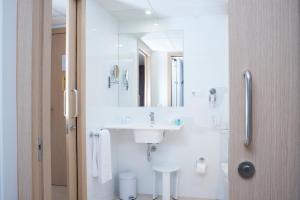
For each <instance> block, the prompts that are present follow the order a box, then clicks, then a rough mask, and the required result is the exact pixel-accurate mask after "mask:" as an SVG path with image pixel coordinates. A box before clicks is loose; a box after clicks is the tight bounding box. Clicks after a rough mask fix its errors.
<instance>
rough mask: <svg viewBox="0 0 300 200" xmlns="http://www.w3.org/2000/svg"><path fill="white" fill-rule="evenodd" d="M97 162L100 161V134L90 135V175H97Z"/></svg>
mask: <svg viewBox="0 0 300 200" xmlns="http://www.w3.org/2000/svg"><path fill="white" fill-rule="evenodd" d="M99 163H100V136H99V135H95V134H93V135H92V176H93V178H98V177H99V168H100V166H99Z"/></svg>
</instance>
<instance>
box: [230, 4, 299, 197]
mask: <svg viewBox="0 0 300 200" xmlns="http://www.w3.org/2000/svg"><path fill="white" fill-rule="evenodd" d="M229 27H230V28H229V31H230V121H231V122H230V126H231V133H230V159H229V183H230V200H296V199H300V190H299V188H300V1H299V0H247V1H245V0H230V1H229ZM245 70H249V71H250V72H251V74H252V142H251V143H250V145H248V146H246V145H244V144H243V140H244V138H245V135H244V134H245V122H244V121H245V114H246V113H245V106H246V105H245V82H244V81H245V80H244V77H243V73H244V71H245ZM250 117H251V116H250ZM250 125H251V121H250ZM242 161H250V162H252V163H253V164H254V166H255V174H254V176H253V177H252V178H250V179H244V178H242V177H241V176H240V175H239V173H238V166H239V163H241V162H242Z"/></svg>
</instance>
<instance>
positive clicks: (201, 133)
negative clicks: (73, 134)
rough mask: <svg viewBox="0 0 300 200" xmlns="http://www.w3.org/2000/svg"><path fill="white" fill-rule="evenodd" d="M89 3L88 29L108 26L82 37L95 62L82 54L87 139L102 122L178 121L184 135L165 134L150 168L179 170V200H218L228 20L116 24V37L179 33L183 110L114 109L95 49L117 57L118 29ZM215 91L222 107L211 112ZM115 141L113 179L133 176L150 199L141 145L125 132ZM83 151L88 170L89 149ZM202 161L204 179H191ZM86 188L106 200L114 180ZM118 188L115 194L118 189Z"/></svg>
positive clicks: (226, 117)
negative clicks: (119, 174)
mask: <svg viewBox="0 0 300 200" xmlns="http://www.w3.org/2000/svg"><path fill="white" fill-rule="evenodd" d="M94 1H95V0H89V1H88V12H87V13H88V14H87V15H88V16H87V21H88V24H87V29H88V30H87V31H89V29H90V28H91V27H92V24H91V22H89V19H90V20H91V21H93V24H98V26H101V24H105V28H104V29H101V31H100V30H99V32H96V33H95V34H94V35H93V36H91V35H89V34H87V36H88V37H87V42H88V46H87V51H88V52H89V48H92V49H93V52H94V53H95V54H94V56H93V57H89V55H87V63H88V66H87V77H86V78H87V124H88V126H87V134H88V133H89V131H90V130H92V129H95V128H101V127H102V126H103V125H104V124H105V123H111V122H120V121H121V119H122V118H124V117H125V116H130V117H131V121H133V122H143V123H145V122H146V123H148V122H149V116H148V115H149V112H150V111H155V115H156V121H157V122H166V123H169V122H170V121H171V120H174V119H175V118H177V117H181V118H182V119H183V120H184V123H185V125H184V128H183V130H182V131H180V132H178V133H175V134H171V133H167V135H166V137H165V138H164V140H163V142H162V143H161V144H160V145H159V146H158V151H157V152H155V153H154V156H153V162H154V163H156V162H162V161H168V162H170V163H176V164H178V165H179V166H180V167H181V171H180V187H179V188H180V191H179V194H180V195H181V196H188V197H201V198H212V199H216V198H221V197H222V187H223V185H222V181H221V179H222V173H221V169H220V162H222V161H224V158H223V157H222V156H223V155H221V152H222V151H223V149H221V146H222V145H220V144H221V143H222V141H221V138H224V137H221V133H220V132H221V131H220V129H223V128H228V120H229V114H228V107H229V104H228V99H229V97H228V24H227V23H228V22H227V16H225V15H211V16H202V17H198V18H181V19H175V20H172V19H171V20H170V19H168V20H163V21H160V22H159V24H160V25H159V26H158V27H153V25H152V24H153V23H151V22H150V23H149V24H146V23H141V24H138V23H122V24H119V31H120V32H121V33H135V32H148V31H150V32H151V31H165V30H183V31H184V62H185V65H184V68H185V71H184V72H185V86H184V89H185V94H184V96H185V107H183V108H133V107H116V106H115V105H116V104H114V103H115V102H114V99H111V98H112V97H113V98H116V96H109V94H110V93H109V92H108V91H107V89H106V88H105V87H106V80H107V79H106V76H107V72H106V73H103V72H105V71H103V69H106V68H107V66H106V65H104V64H102V65H99V62H100V61H99V60H101V59H100V58H102V56H103V55H101V54H103V51H101V49H100V50H99V49H98V48H100V47H98V46H105V47H106V53H107V52H109V53H111V54H112V55H114V53H113V51H114V50H113V49H112V47H114V46H115V45H116V44H115V42H114V40H110V39H111V38H114V34H115V31H116V32H117V31H118V30H117V28H116V25H117V24H116V22H115V21H114V20H113V18H112V17H111V16H109V15H107V13H106V12H105V11H103V10H102V9H101V8H100V7H99V6H98V5H96V3H95V2H94ZM92 2H94V3H92ZM92 5H93V7H92ZM91 12H94V14H91ZM102 20H103V21H105V22H103V21H102ZM105 32H107V33H108V32H109V33H110V34H111V35H105V34H104V33H105ZM103 34H104V35H103ZM101 36H102V37H101ZM103 37H104V40H105V41H102V43H101V42H100V41H99V40H100V39H99V38H103ZM96 44H97V45H96ZM116 46H117V45H116ZM107 48H109V50H107ZM87 54H89V53H87ZM113 57H114V56H108V57H107V58H108V60H109V61H110V58H113ZM89 59H90V60H89ZM101 68H102V69H101ZM212 87H215V88H217V92H218V94H220V95H219V96H218V99H219V102H218V105H219V106H218V107H217V108H216V109H213V108H211V107H210V105H209V103H208V94H209V89H210V88H212ZM193 91H195V92H196V95H193V94H192V93H193ZM90 98H92V99H90ZM103 98H107V99H110V101H111V102H113V103H111V104H107V102H104V101H103ZM212 118H214V119H218V120H217V121H219V123H218V127H215V124H214V123H212ZM215 121H216V120H215ZM112 135H113V136H112V143H113V144H112V150H113V159H114V162H113V163H114V165H113V166H114V167H113V170H114V177H115V178H114V179H115V180H116V179H117V176H116V173H117V172H119V171H124V170H132V171H134V172H135V173H136V174H137V177H138V192H140V193H148V194H150V193H151V192H152V185H151V175H152V173H151V164H150V163H148V162H147V161H146V145H142V144H136V143H134V141H133V136H132V134H131V133H130V132H123V133H122V134H119V135H117V134H112ZM88 141H89V138H88ZM87 147H88V152H89V153H88V162H89V163H88V168H89V167H90V159H89V157H90V149H89V148H90V147H91V146H90V144H88V146H87ZM199 157H204V158H205V159H206V162H207V164H208V171H207V174H206V175H205V176H199V175H197V174H196V173H195V169H194V167H195V162H196V160H197V159H198V158H199ZM225 161H226V160H225ZM88 174H89V173H88ZM89 179H90V178H89ZM115 183H117V182H115ZM88 187H89V200H104V199H105V200H106V199H108V198H104V195H105V194H109V193H111V192H112V189H113V182H111V183H109V184H107V185H101V184H100V185H99V184H96V183H93V182H91V181H90V180H89V186H88ZM115 187H116V188H117V184H115ZM104 188H106V190H104ZM96 189H97V191H96ZM100 193H101V194H102V195H100ZM106 197H108V195H106Z"/></svg>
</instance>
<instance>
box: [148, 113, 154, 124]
mask: <svg viewBox="0 0 300 200" xmlns="http://www.w3.org/2000/svg"><path fill="white" fill-rule="evenodd" d="M149 117H150V124H155V115H154V112H150V114H149Z"/></svg>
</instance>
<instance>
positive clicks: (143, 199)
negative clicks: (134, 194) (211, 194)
mask: <svg viewBox="0 0 300 200" xmlns="http://www.w3.org/2000/svg"><path fill="white" fill-rule="evenodd" d="M137 200H152V196H151V195H139V196H138V198H137ZM157 200H161V197H159V198H158V199H157ZM178 200H213V199H199V198H179V199H178Z"/></svg>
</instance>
